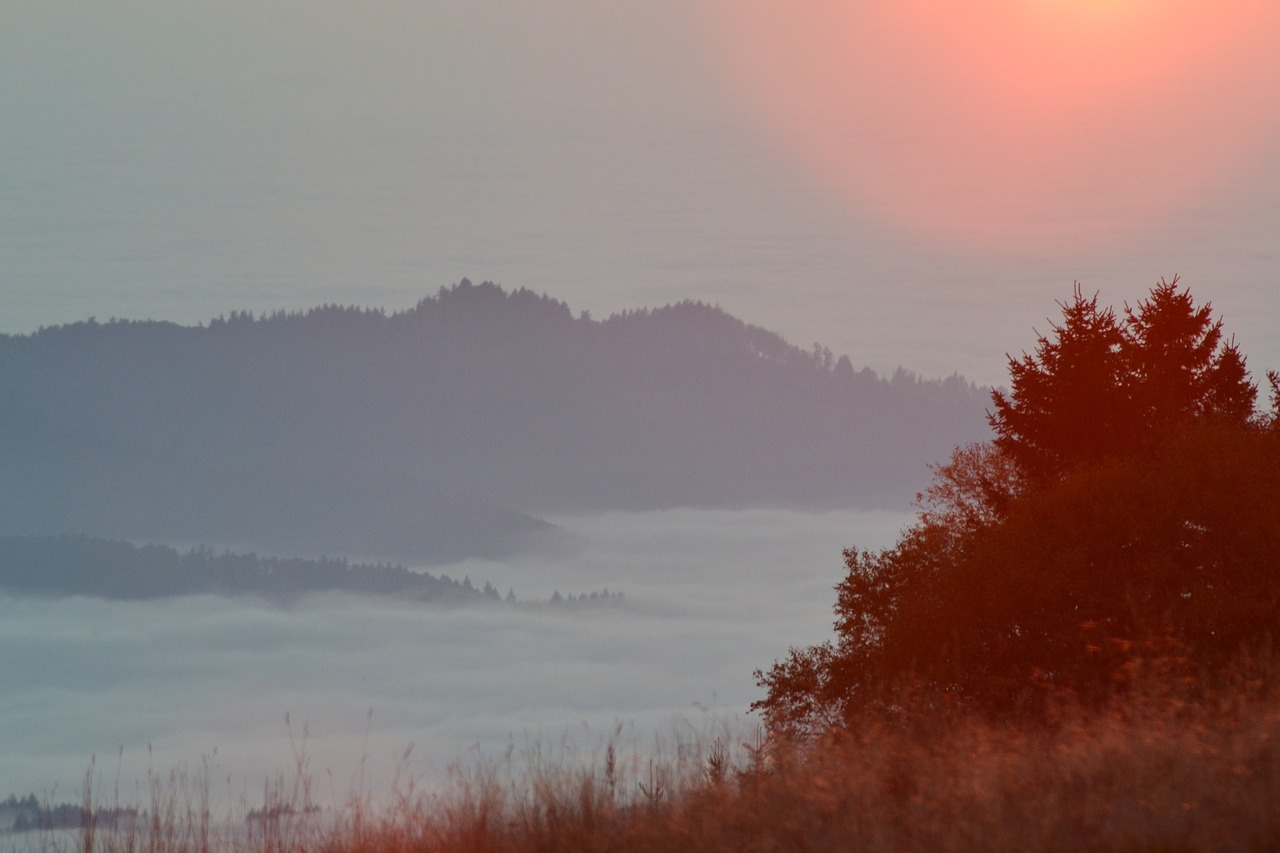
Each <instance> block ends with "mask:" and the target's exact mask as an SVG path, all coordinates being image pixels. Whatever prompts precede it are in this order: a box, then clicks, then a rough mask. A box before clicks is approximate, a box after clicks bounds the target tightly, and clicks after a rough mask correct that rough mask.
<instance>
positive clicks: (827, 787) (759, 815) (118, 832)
mask: <svg viewBox="0 0 1280 853" xmlns="http://www.w3.org/2000/svg"><path fill="white" fill-rule="evenodd" d="M677 732H678V733H677V734H676V735H673V736H671V737H668V738H667V739H666V740H665V741H664V742H662V743H659V744H657V745H656V746H655V747H654V748H653V749H651V750H649V751H648V752H642V751H639V750H637V749H635V748H634V747H632V746H626V745H624V744H623V743H622V739H621V738H620V737H619V736H618V732H614V733H613V735H612V736H611V737H608V738H606V739H605V740H604V741H603V742H602V743H601V744H600V745H599V746H598V747H597V748H595V749H594V750H591V751H590V752H589V754H585V755H584V754H582V753H581V752H578V751H575V750H574V749H572V748H569V747H560V748H556V749H546V748H544V747H541V746H539V745H536V744H535V745H533V746H531V747H529V748H528V749H526V750H522V751H521V750H515V749H512V750H511V751H509V752H508V754H507V755H505V756H503V757H501V758H496V759H491V760H483V759H477V760H474V761H472V762H470V763H468V764H467V765H465V766H456V767H455V768H454V769H453V771H452V772H451V775H450V779H449V781H448V784H447V785H445V786H444V787H443V789H442V790H436V791H430V792H427V791H418V790H416V789H415V786H414V785H413V784H412V783H409V784H406V785H401V786H400V788H399V790H398V791H397V793H396V795H395V796H394V797H393V798H392V799H391V802H389V803H388V804H386V805H384V806H381V807H374V806H373V805H372V804H371V801H370V800H369V799H368V798H359V799H353V800H352V801H351V802H350V803H348V804H347V805H346V806H345V807H342V808H339V809H336V810H334V811H332V812H328V813H326V814H325V815H324V817H323V819H317V818H316V817H315V816H314V815H310V816H309V815H307V814H306V813H305V810H306V807H307V806H308V805H309V798H310V791H309V787H308V786H307V785H306V783H305V780H304V779H295V780H288V781H286V780H285V779H284V778H281V779H280V780H277V782H276V783H274V784H272V785H269V786H268V787H267V790H266V792H265V794H266V797H267V800H268V806H274V807H275V809H274V812H272V813H270V814H269V816H268V817H267V818H266V819H265V820H263V821H260V822H259V823H257V824H255V825H254V826H253V827H251V828H250V829H245V830H240V831H237V832H234V833H230V834H227V833H219V832H215V831H212V830H210V828H209V818H208V810H207V787H205V788H202V787H201V786H200V783H199V782H197V783H195V784H192V783H191V782H189V781H187V780H185V779H183V778H179V777H172V778H169V779H167V780H154V784H153V788H154V790H155V793H153V794H152V797H151V802H150V803H149V804H147V805H146V807H145V808H144V809H143V810H144V811H145V815H144V818H145V819H143V820H140V821H139V822H138V824H137V825H136V826H134V827H131V828H128V829H125V830H122V829H119V828H117V829H115V830H112V831H109V832H108V831H102V830H99V831H97V832H96V833H95V832H93V831H88V832H86V833H84V834H82V835H81V836H80V837H78V838H77V839H76V840H75V842H74V844H75V847H76V848H78V849H79V851H80V853H99V852H100V853H206V851H212V850H229V851H245V853H291V851H296V852H297V853H375V851H376V853H401V851H403V853H436V851H438V853H454V851H458V853H461V851H467V853H472V851H479V852H480V853H485V852H486V851H489V852H490V853H508V851H510V853H523V851H530V853H532V851H646V853H648V851H685V850H688V851H735V853H738V851H781V850H786V851H791V850H795V851H825V850H840V851H845V850H849V851H911V850H922V851H930V853H946V851H1004V850H1008V851H1015V850H1016V851H1028V850H1045V851H1086V850H1087V851H1095V850H1118V851H1190V850H1204V851H1232V850H1241V851H1245V850H1249V851H1252V850H1277V849H1280V701H1277V700H1275V699H1271V698H1267V697H1264V696H1259V695H1256V691H1249V690H1245V689H1238V690H1236V691H1234V692H1232V693H1231V694H1230V695H1229V696H1227V697H1226V698H1223V697H1222V696H1219V697H1217V698H1215V699H1204V698H1200V699H1195V700H1192V699H1185V698H1177V697H1174V696H1171V695H1169V694H1168V693H1167V692H1164V691H1151V692H1149V693H1147V694H1145V695H1139V696H1135V697H1131V698H1130V699H1128V700H1126V701H1125V702H1123V703H1119V704H1115V705H1112V706H1111V707H1108V708H1106V709H1102V710H1092V711H1090V710H1086V709H1081V708H1070V707H1064V708H1062V709H1060V711H1059V713H1058V715H1057V718H1056V719H1055V720H1053V721H1052V722H1051V723H1046V722H1043V721H1041V722H1022V723H1006V722H994V721H991V720H989V719H984V718H980V717H977V716H974V715H950V716H947V717H939V716H932V717H929V716H923V715H920V716H917V717H916V719H915V721H914V722H909V723H889V722H886V721H884V720H883V719H879V718H873V717H870V716H869V717H868V718H867V719H866V720H865V721H863V723H862V724H861V725H859V726H857V727H856V728H855V730H854V731H852V732H847V733H844V734H842V735H841V736H839V737H833V738H831V739H829V740H828V741H826V742H823V743H821V744H812V745H809V746H807V747H803V748H801V747H791V746H786V745H782V744H776V743H774V744H765V743H760V742H757V743H742V742H741V741H738V742H735V743H729V742H727V741H726V739H725V737H726V734H727V733H726V732H725V731H719V732H715V731H713V732H701V733H698V732H694V731H692V729H690V728H689V727H687V726H685V727H677ZM305 770H306V769H305V764H304V763H302V762H300V763H299V766H298V767H297V768H296V772H297V773H298V775H301V776H305ZM5 846H6V847H9V846H10V845H9V844H7V843H6V844H5ZM41 846H43V848H44V849H45V850H47V851H52V850H54V849H57V848H58V844H57V839H55V838H54V837H52V836H49V837H47V838H46V839H44V843H43V844H42V845H41V844H37V847H41Z"/></svg>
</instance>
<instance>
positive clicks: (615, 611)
mask: <svg viewBox="0 0 1280 853" xmlns="http://www.w3.org/2000/svg"><path fill="white" fill-rule="evenodd" d="M552 520H553V521H554V522H555V523H557V524H559V525H561V526H562V527H564V528H565V529H566V530H568V531H571V532H572V533H573V534H575V535H576V537H575V538H576V541H577V547H576V549H575V550H574V551H573V552H572V553H569V554H561V555H559V556H555V557H551V556H547V555H543V556H523V557H516V558H513V559H510V560H506V561H502V562H488V561H468V562H465V563H460V564H456V565H449V566H433V567H430V568H429V570H430V571H432V572H433V573H440V572H444V573H447V574H449V575H451V576H453V577H462V576H466V577H469V578H470V579H471V581H472V582H473V583H474V584H476V585H477V586H480V585H483V584H484V583H485V582H489V583H492V584H493V585H494V586H496V587H498V588H499V589H500V590H501V591H502V592H503V593H504V594H505V592H506V591H507V589H509V588H510V589H513V590H515V593H516V596H517V598H518V599H520V600H521V601H522V602H528V604H525V605H521V606H507V605H490V606H466V607H454V608H446V607H437V606H425V605H414V604H406V603H389V602H387V601H382V600H376V599H368V598H359V597H353V596H345V595H326V596H320V597H315V598H311V599H308V600H305V601H303V602H301V603H299V604H297V605H294V606H291V607H278V606H272V605H267V604H264V603H260V602H254V601H240V600H231V599H225V598H217V597H213V596H196V597H187V598H173V599H165V600H158V601H151V602H143V603H139V602H120V601H104V600H99V599H91V598H81V597H76V598H66V599H58V600H40V599H20V598H13V597H8V596H0V645H2V646H3V648H4V649H5V654H4V655H3V656H2V657H0V683H2V684H4V690H3V692H0V798H3V797H5V796H8V794H9V793H14V794H16V795H18V796H22V795H24V794H26V793H28V792H34V793H36V794H37V795H38V796H42V797H48V798H50V799H52V800H54V801H58V802H61V801H63V800H68V801H75V800H78V797H79V792H80V790H81V788H82V786H83V784H84V779H85V773H86V771H87V770H88V768H89V766H90V761H91V760H93V761H94V762H95V763H94V773H95V777H96V778H97V782H96V783H95V786H96V787H97V788H98V789H99V791H100V792H101V790H102V788H103V786H104V785H105V786H106V788H107V789H109V790H115V789H117V788H118V789H119V790H121V792H122V794H124V795H126V796H127V795H129V794H130V793H131V792H134V791H139V790H145V779H146V775H147V773H148V771H151V772H152V773H155V774H160V775H162V776H163V775H167V774H169V773H171V772H172V771H175V770H182V769H183V768H187V769H188V770H192V769H198V768H202V767H203V766H204V765H206V764H207V766H208V767H209V769H210V773H209V776H210V779H211V782H212V784H213V786H214V788H215V790H214V796H215V797H217V798H220V799H224V800H226V801H229V802H242V803H244V802H247V803H248V804H249V805H250V806H252V805H253V804H254V803H255V802H258V801H260V800H261V796H262V794H261V792H262V789H263V784H264V782H266V781H267V780H268V779H270V778H274V777H275V776H277V774H281V773H286V774H287V773H290V772H292V768H293V767H294V766H295V762H296V761H297V758H298V756H299V755H302V756H304V757H305V760H306V762H307V768H308V771H309V775H310V776H311V778H312V780H313V781H314V782H315V783H316V791H317V796H318V797H319V798H320V800H321V801H322V802H323V801H332V802H342V801H345V799H346V798H347V796H348V795H350V794H352V793H353V792H355V791H357V790H359V791H363V792H365V793H373V794H376V793H377V792H378V791H379V790H387V789H389V786H390V785H391V784H392V780H393V778H394V777H395V775H396V773H397V772H398V773H399V774H400V777H401V782H403V781H404V779H405V777H406V774H409V777H410V778H413V779H416V780H420V781H423V782H426V781H429V780H431V779H438V778H440V776H441V774H442V773H443V772H444V771H445V770H446V769H447V768H448V766H449V765H450V764H451V763H453V762H455V761H456V760H458V759H466V758H467V757H468V756H475V755H477V754H479V755H482V756H486V757H487V756H494V757H501V755H502V754H503V752H504V751H505V750H506V749H507V747H508V746H510V745H515V746H517V747H520V746H522V745H524V744H528V743H531V742H536V743H543V744H549V745H554V744H562V743H564V742H565V741H566V740H567V739H568V740H574V739H577V740H579V741H581V740H582V739H583V738H586V739H587V740H591V739H593V738H595V739H602V738H605V737H607V736H609V735H610V733H611V732H613V731H614V730H615V728H616V727H618V726H621V727H622V728H623V730H624V734H623V737H624V738H629V739H631V741H632V742H638V743H642V742H644V741H646V740H647V739H651V738H653V737H657V736H662V735H664V733H670V732H671V731H672V730H673V727H675V728H680V727H684V728H688V727H694V728H696V729H698V730H700V731H708V730H711V729H715V728H720V729H723V728H724V727H728V728H732V729H733V730H735V731H743V732H747V731H749V730H750V727H751V726H753V725H754V719H753V718H752V717H750V716H749V715H747V714H746V711H747V706H748V705H749V704H750V702H751V701H752V700H754V699H756V698H759V696H760V691H759V689H758V688H757V687H756V686H755V683H754V679H753V678H752V672H753V670H755V669H756V668H758V667H767V666H768V665H769V664H770V663H771V662H772V661H773V660H774V659H775V658H777V657H780V656H782V655H784V654H785V653H786V651H787V649H788V647H789V646H792V645H804V644H810V643H814V642H818V641H821V640H823V639H825V638H826V637H828V636H829V635H830V632H831V620H832V614H831V606H832V603H833V601H834V592H833V590H832V587H833V586H834V585H835V584H836V583H837V582H838V581H839V579H840V577H841V575H842V569H843V564H842V559H841V550H842V549H843V548H845V547H848V546H852V545H857V546H859V547H878V546H883V545H887V544H889V543H891V542H892V541H893V540H894V539H895V538H896V535H897V534H898V532H899V531H900V530H901V529H902V528H903V527H904V526H905V525H906V524H907V523H909V521H910V516H909V515H908V514H906V513H901V512H852V511H847V512H829V513H823V514H805V513H796V512H788V511H776V510H744V511H706V510H672V511H664V512H650V513H606V514H599V515H578V516H567V517H558V518H554V519H552ZM605 587H607V588H608V589H609V590H610V591H611V592H621V593H623V594H624V596H625V598H624V601H623V602H622V603H621V604H615V605H602V606H597V607H594V608H593V607H578V608H574V607H559V608H554V607H549V606H546V605H544V604H537V605H535V604H534V603H533V602H537V601H545V600H546V599H547V598H548V597H549V596H551V595H552V594H553V593H554V592H556V591H557V590H558V591H560V592H561V593H562V594H565V595H568V594H572V593H582V592H590V591H593V590H597V591H598V590H601V589H602V588H605ZM406 753H408V757H407V758H406V757H405V756H406ZM139 785H142V786H144V787H143V788H141V789H140V788H139Z"/></svg>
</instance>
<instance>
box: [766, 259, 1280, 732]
mask: <svg viewBox="0 0 1280 853" xmlns="http://www.w3.org/2000/svg"><path fill="white" fill-rule="evenodd" d="M1061 307H1062V309H1063V320H1062V322H1061V324H1055V325H1054V326H1053V330H1052V334H1051V335H1049V336H1043V337H1041V338H1040V340H1039V342H1038V344H1037V346H1036V348H1035V352H1034V353H1033V354H1030V355H1027V354H1024V355H1022V356H1021V357H1019V358H1011V359H1010V363H1009V367H1010V375H1011V380H1012V382H1011V386H1012V387H1011V389H1010V391H1009V392H1007V393H1005V392H1001V391H996V392H994V394H993V402H994V406H995V408H994V411H993V412H992V413H991V414H990V422H991V425H992V427H993V429H994V431H995V438H994V439H993V440H992V441H990V442H989V443H986V444H978V445H969V446H965V447H961V448H958V449H956V450H955V451H954V452H953V454H952V457H951V459H950V461H949V462H948V463H947V464H945V465H942V466H939V467H937V468H936V469H935V471H934V479H933V483H932V484H931V485H930V486H929V487H928V488H927V489H926V490H925V491H924V492H922V493H921V494H920V495H919V496H918V501H917V502H918V504H919V507H920V512H919V514H918V516H917V521H916V523H915V525H913V526H912V527H910V528H909V529H907V530H906V531H905V532H904V533H903V535H902V536H901V538H900V539H899V541H898V542H897V544H895V545H894V546H893V547H892V548H888V549H886V550H883V551H880V552H868V551H860V550H856V549H851V550H848V551H846V552H845V566H846V569H847V574H846V576H845V578H844V579H843V580H842V581H841V582H840V584H839V585H838V586H837V588H836V589H837V600H836V605H835V612H836V616H837V619H836V623H835V629H836V640H835V642H833V643H826V644H823V645H820V646H816V647H812V648H809V649H792V650H791V651H790V653H789V656H788V657H787V658H786V659H784V660H782V661H780V662H778V663H775V665H774V666H773V667H772V668H771V669H770V670H768V671H767V672H762V673H757V675H758V678H759V680H760V683H761V685H762V686H763V687H765V688H767V690H768V693H767V696H766V698H765V699H763V700H761V701H760V702H758V703H756V708H757V709H758V710H760V711H762V712H763V714H764V716H765V719H766V722H767V723H768V725H769V726H770V727H771V728H773V729H774V730H777V731H783V732H790V733H797V734H805V733H812V732H815V731H819V730H822V729H825V728H827V727H829V726H831V725H833V724H839V723H840V721H842V720H844V719H846V715H847V714H848V713H849V712H850V711H851V710H853V709H854V708H856V707H861V706H863V705H865V704H866V703H868V702H876V701H882V700H883V698H884V697H885V696H886V695H888V694H887V691H891V690H893V689H902V688H905V687H910V688H911V689H912V690H915V691H925V692H927V693H928V694H930V695H932V696H933V697H934V698H935V700H937V701H946V702H962V703H966V704H975V705H981V706H986V707H991V708H1000V709H1005V710H1007V709H1009V708H1010V707H1013V706H1018V705H1025V704H1027V703H1035V702H1036V701H1037V700H1038V697H1040V696H1044V695H1049V694H1051V693H1056V692H1060V691H1069V692H1070V693H1071V694H1072V695H1075V696H1077V697H1081V698H1085V699H1088V698H1097V697H1100V696H1103V695H1107V694H1108V693H1109V692H1111V691H1114V690H1115V689H1117V687H1122V686H1123V684H1124V683H1125V681H1126V678H1127V675H1126V674H1127V673H1128V672H1129V671H1130V669H1131V668H1132V667H1133V666H1134V662H1135V660H1137V659H1139V658H1141V657H1143V656H1145V657H1148V658H1158V659H1161V660H1165V661H1166V662H1167V661H1175V660H1176V661H1178V662H1179V665H1180V666H1184V667H1186V668H1190V669H1195V668H1196V667H1209V666H1213V665H1216V664H1219V663H1221V662H1223V661H1225V660H1226V659H1228V658H1229V657H1230V656H1232V655H1233V654H1236V653H1237V652H1238V651H1239V650H1240V649H1241V646H1242V645H1245V644H1250V643H1256V642H1259V641H1261V640H1262V639H1263V638H1264V637H1267V636H1268V635H1269V634H1270V632H1272V631H1274V630H1275V629H1276V627H1277V626H1278V625H1280V565H1278V564H1277V560H1276V556H1275V555H1276V554H1278V553H1280V377H1277V376H1276V375H1275V374H1274V373H1272V374H1269V375H1268V381H1269V383H1270V384H1271V386H1272V407H1271V413H1270V414H1269V415H1259V414H1255V410H1254V404H1255V398H1256V387H1255V386H1254V385H1253V384H1252V383H1251V381H1250V379H1249V374H1248V371H1247V370H1246V369H1245V360H1244V357H1243V356H1242V355H1241V354H1240V352H1239V350H1238V348H1237V347H1236V345H1235V343H1234V341H1226V340H1224V338H1223V333H1222V324H1221V321H1218V320H1215V319H1214V318H1213V315H1212V313H1211V310H1210V307H1209V306H1208V305H1204V306H1197V305H1196V304H1195V303H1194V301H1193V300H1192V298H1191V296H1190V293H1189V292H1188V291H1187V290H1185V289H1179V288H1178V286H1177V279H1174V280H1173V281H1172V282H1167V283H1166V282H1164V281H1161V282H1160V283H1159V284H1158V285H1156V287H1155V288H1154V289H1153V290H1152V291H1151V294H1150V297H1149V298H1148V299H1146V300H1144V301H1142V302H1140V303H1138V305H1137V306H1136V307H1134V308H1129V307H1128V306H1126V308H1125V311H1124V314H1123V318H1121V317H1119V316H1117V315H1116V314H1115V312H1113V311H1112V310H1111V309H1107V308H1102V307H1100V306H1099V304H1098V298H1097V296H1096V295H1095V296H1093V297H1089V298H1085V297H1084V296H1083V294H1082V293H1081V291H1080V289H1079V287H1078V286H1077V288H1076V290H1075V294H1074V298H1073V300H1072V301H1071V302H1069V303H1063V304H1062V305H1061Z"/></svg>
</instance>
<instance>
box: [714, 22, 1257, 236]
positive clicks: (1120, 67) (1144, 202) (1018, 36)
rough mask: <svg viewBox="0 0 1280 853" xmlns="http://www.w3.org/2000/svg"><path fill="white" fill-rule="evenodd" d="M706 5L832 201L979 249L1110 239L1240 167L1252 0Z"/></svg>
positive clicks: (774, 127) (1248, 94) (768, 110)
mask: <svg viewBox="0 0 1280 853" xmlns="http://www.w3.org/2000/svg"><path fill="white" fill-rule="evenodd" d="M800 8H803V9H804V10H805V12H804V13H803V14H801V13H800V12H799V10H798V8H797V7H794V6H783V5H780V4H773V3H762V2H761V3H756V2H752V3H746V4H742V3H732V4H730V3H714V4H712V5H711V6H709V9H710V10H711V15H710V19H711V29H712V31H713V32H714V34H715V36H714V38H715V39H716V40H717V46H718V51H719V58H720V60H721V61H722V63H723V68H724V71H725V74H726V77H727V79H728V81H729V84H730V87H731V89H732V90H733V91H734V92H735V93H736V95H737V96H738V97H739V98H740V99H741V100H742V102H743V103H744V104H745V105H746V106H747V108H748V110H749V113H750V114H751V115H753V116H755V117H756V118H757V119H758V120H759V121H760V122H762V123H763V125H764V126H765V127H766V128H767V129H768V130H769V131H770V132H771V133H773V134H775V135H777V136H778V137H779V138H781V139H782V140H784V143H785V145H786V146H787V147H788V148H789V149H791V150H792V152H793V153H794V154H795V155H796V156H797V157H798V159H799V160H800V161H801V162H802V163H803V164H805V166H806V167H807V169H808V171H809V173H810V175H811V179H812V180H813V181H814V182H816V183H818V184H820V185H822V186H824V187H826V188H827V189H829V190H830V191H831V192H832V193H834V194H835V195H837V196H838V197H839V198H840V199H842V200H846V201H848V202H851V203H853V204H854V205H856V206H857V207H858V208H860V209H864V210H869V211H870V212H871V213H872V214H873V215H874V216H877V217H879V218H882V219H884V220H886V221H888V222H889V223H891V224H892V225H894V226H897V227H899V228H901V229H905V230H908V231H910V232H923V233H925V234H928V235H930V236H932V237H934V238H935V239H940V240H942V241H943V242H947V243H953V244H959V245H969V246H975V247H980V248H989V247H990V246H992V245H1000V244H1007V243H1013V242H1014V241H1017V242H1018V245H1019V246H1020V247H1022V248H1034V247H1036V246H1040V247H1052V246H1055V245H1060V244H1062V245H1066V244H1069V245H1080V244H1081V243H1082V242H1083V243H1105V242H1108V241H1109V240H1110V239H1112V238H1116V237H1119V236H1121V233H1122V232H1124V231H1127V230H1131V229H1133V228H1135V227H1142V226H1143V225H1144V224H1149V223H1153V222H1155V221H1157V220H1158V219H1159V218H1160V217H1162V216H1164V215H1167V214H1168V213H1170V212H1172V211H1173V210H1175V209H1178V208H1181V207H1185V206H1186V205H1188V204H1190V203H1193V202H1195V200H1196V199H1197V198H1198V197H1200V196H1202V195H1204V194H1206V193H1212V192H1213V191H1214V189H1215V187H1216V186H1217V185H1219V184H1221V183H1222V182H1224V181H1227V180H1229V179H1232V177H1233V175H1236V174H1239V173H1240V172H1243V171H1245V170H1247V168H1248V164H1249V163H1250V162H1251V161H1252V160H1253V158H1255V157H1256V156H1257V155H1258V152H1259V150H1260V149H1261V148H1262V147H1263V146H1264V145H1265V144H1266V143H1267V142H1268V141H1269V140H1270V139H1271V138H1272V136H1273V132H1274V120H1273V118H1272V116H1270V115H1269V114H1265V113H1260V112H1259V111H1257V110H1246V109H1241V108H1240V102H1241V100H1242V99H1244V98H1248V99H1249V101H1250V102H1252V103H1270V102H1276V101H1277V100H1280V99H1278V98H1277V95H1280V77H1278V76H1277V74H1276V71H1275V69H1274V68H1273V67H1272V66H1274V63H1271V62H1269V60H1268V57H1269V54H1270V52H1271V51H1272V50H1273V48H1274V45H1275V43H1276V38H1275V36H1276V32H1277V24H1278V22H1280V7H1278V6H1277V5H1276V4H1274V3H1269V2H1266V0H1243V2H1238V3H1228V4H1223V3H1217V2H1212V0H1110V2H1106V0H1093V2H1068V0H976V2H970V3H953V2H945V0H901V2H894V3H858V4H848V3H843V2H820V3H809V4H805V5H804V6H803V7H800Z"/></svg>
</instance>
